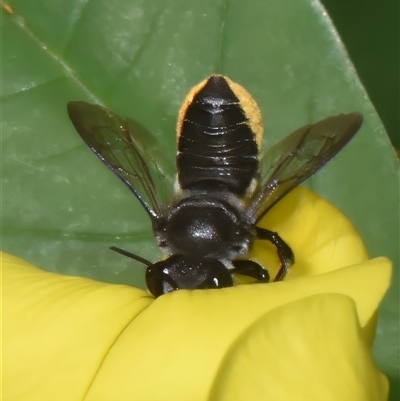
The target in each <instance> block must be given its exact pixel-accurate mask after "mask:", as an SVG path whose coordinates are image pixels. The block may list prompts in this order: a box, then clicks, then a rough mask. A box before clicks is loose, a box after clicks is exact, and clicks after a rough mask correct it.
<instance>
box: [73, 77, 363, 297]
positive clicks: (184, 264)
mask: <svg viewBox="0 0 400 401" xmlns="http://www.w3.org/2000/svg"><path fill="white" fill-rule="evenodd" d="M68 114H69V117H70V119H71V121H72V123H73V124H74V126H75V128H76V130H77V131H78V133H79V134H80V136H81V137H82V139H83V140H84V141H85V143H86V144H87V145H88V146H89V148H90V149H91V150H92V151H93V152H94V153H95V154H96V155H97V156H98V157H99V158H100V159H101V160H102V161H103V163H105V164H106V165H107V166H108V167H109V168H110V169H111V170H112V171H113V172H114V173H115V174H116V175H117V176H118V177H119V178H120V179H121V180H122V181H123V182H124V183H125V184H126V185H127V186H128V188H129V189H130V190H131V191H132V192H133V193H134V195H135V196H136V197H137V199H138V200H139V202H140V203H141V204H142V206H143V207H144V209H145V210H146V211H147V213H148V215H149V216H150V219H151V222H152V225H153V231H154V234H155V236H156V238H157V241H158V244H159V246H160V247H161V249H162V250H163V251H164V252H165V253H166V255H167V258H166V259H164V260H161V261H159V262H156V263H151V262H149V261H147V260H145V259H143V258H141V257H140V256H137V255H134V254H131V253H130V252H127V251H124V250H122V249H119V248H116V247H111V249H112V250H114V251H116V252H119V253H121V254H123V255H126V256H128V257H131V258H133V259H135V260H138V261H140V262H141V263H144V264H145V265H147V270H146V282H147V286H148V289H149V290H150V292H151V293H152V294H153V295H154V296H155V297H158V296H160V295H162V294H165V293H167V292H171V291H174V290H178V289H198V288H222V287H229V286H232V285H233V273H240V274H243V275H247V276H250V277H253V278H255V279H257V280H259V281H260V282H268V281H269V275H268V271H267V270H265V269H263V268H262V267H261V266H260V265H259V264H257V263H256V262H254V261H252V260H248V259H245V257H246V255H247V254H248V253H249V251H250V249H251V247H252V245H253V243H254V241H255V240H268V241H271V242H272V243H273V244H274V245H275V246H276V249H277V252H278V255H279V258H280V261H281V267H280V270H279V272H278V274H277V276H276V277H275V278H274V281H279V280H282V279H283V278H284V277H285V275H286V273H287V272H288V270H289V268H290V266H291V265H292V264H293V263H294V256H293V253H292V250H291V249H290V247H289V246H288V245H287V244H286V243H285V241H284V240H283V239H282V238H281V237H280V236H279V235H278V234H277V233H276V232H272V231H269V230H266V229H264V228H260V227H257V223H258V222H259V221H260V219H261V218H262V217H263V216H264V214H265V213H266V212H267V211H268V210H270V209H271V208H272V206H273V205H275V203H277V202H278V201H279V200H280V199H282V198H283V197H284V196H285V195H286V194H287V193H288V192H289V191H291V190H292V189H293V188H295V187H296V186H297V185H298V184H299V183H301V182H302V181H304V180H305V179H306V178H308V177H309V176H311V175H312V174H314V173H315V172H316V171H317V170H318V169H320V168H321V167H322V166H323V165H324V164H325V163H327V162H328V161H329V160H330V159H331V158H332V157H333V156H335V155H336V153H337V152H339V150H340V149H342V148H343V147H344V146H345V145H346V144H347V143H348V141H349V140H350V139H351V138H352V137H353V136H354V134H355V133H356V132H357V131H358V129H359V128H360V126H361V124H362V120H363V118H362V115H361V114H360V113H351V114H347V115H344V114H341V115H339V116H335V117H329V118H327V119H325V120H322V121H320V122H318V123H316V124H313V125H307V126H305V127H303V128H300V129H299V130H297V131H296V132H294V133H292V134H291V135H289V136H288V137H287V138H285V139H284V140H283V141H281V142H280V143H278V144H277V145H275V146H273V147H272V148H271V149H269V150H268V151H267V152H266V153H265V155H264V156H263V157H262V165H260V148H261V143H262V136H263V126H262V122H261V113H260V110H259V108H258V106H257V104H256V102H255V101H254V99H253V98H252V97H251V96H250V94H249V93H248V92H247V91H246V90H245V89H244V88H243V87H241V86H240V85H238V84H236V83H234V82H232V81H231V80H230V79H229V78H227V77H224V76H221V75H212V76H210V77H209V78H207V79H206V80H204V81H203V82H201V83H200V84H199V85H197V86H195V87H194V88H193V89H192V90H191V91H190V93H189V94H188V96H187V98H186V100H185V101H184V103H183V106H182V108H181V110H180V113H179V120H178V129H177V132H178V137H177V145H178V154H177V158H176V167H177V178H176V184H175V189H174V194H173V195H172V196H169V197H168V196H166V197H165V196H164V198H163V195H162V194H163V192H162V187H163V185H164V184H165V182H164V181H163V175H162V174H160V170H159V169H157V165H156V163H155V161H154V158H152V156H151V155H150V154H149V152H148V151H146V150H145V148H143V146H142V144H140V143H139V142H138V141H137V139H135V136H134V134H135V133H134V132H130V128H129V124H128V122H127V121H124V120H122V119H121V118H120V117H119V116H117V115H116V114H114V113H112V112H110V111H109V110H107V109H105V108H103V107H101V106H98V105H92V104H89V103H85V102H69V103H68Z"/></svg>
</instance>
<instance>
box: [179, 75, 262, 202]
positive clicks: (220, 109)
mask: <svg viewBox="0 0 400 401" xmlns="http://www.w3.org/2000/svg"><path fill="white" fill-rule="evenodd" d="M177 167H178V179H179V182H180V184H181V187H182V188H183V189H210V190H212V189H213V187H215V188H218V187H219V186H221V185H223V186H225V187H227V188H229V190H230V191H232V192H234V193H237V194H243V193H244V192H245V191H246V189H247V188H248V187H249V185H250V184H251V181H252V179H253V177H255V176H256V175H257V172H258V148H257V143H256V138H255V135H254V133H253V132H252V131H251V129H250V126H249V124H248V119H247V117H246V115H245V113H244V111H243V109H242V107H241V106H240V103H239V99H238V98H237V97H236V95H235V93H234V92H233V91H232V90H231V88H230V87H229V85H228V83H227V82H226V80H225V79H224V77H221V76H211V77H210V78H209V79H208V81H207V82H206V83H205V84H204V86H203V87H202V88H201V89H200V90H199V92H198V93H197V94H196V95H195V96H194V98H193V100H192V102H191V104H190V105H189V106H188V107H187V108H186V111H185V112H184V113H183V116H182V121H181V124H180V132H179V133H178V156H177Z"/></svg>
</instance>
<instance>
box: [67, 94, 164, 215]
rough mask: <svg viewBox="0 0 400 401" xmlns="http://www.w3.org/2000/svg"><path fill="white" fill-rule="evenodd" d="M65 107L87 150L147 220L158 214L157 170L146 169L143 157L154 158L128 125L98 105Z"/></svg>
mask: <svg viewBox="0 0 400 401" xmlns="http://www.w3.org/2000/svg"><path fill="white" fill-rule="evenodd" d="M67 108H68V114H69V117H70V119H71V121H72V123H73V124H74V126H75V128H76V130H77V131H78V133H79V135H80V136H81V137H82V139H83V140H84V141H85V143H86V144H87V145H88V146H89V147H90V149H91V150H92V151H93V152H94V153H95V154H96V155H97V156H98V157H99V159H101V160H102V161H103V163H105V164H106V165H107V166H108V167H109V168H110V169H111V170H112V171H113V172H114V173H115V174H116V175H117V176H118V177H119V178H120V179H121V180H122V181H123V182H124V183H125V184H126V185H127V186H128V188H129V189H130V190H131V191H132V192H133V193H134V194H135V196H136V197H137V198H138V200H139V201H140V203H141V204H142V205H143V207H144V208H145V209H146V211H147V213H148V214H149V216H150V218H151V219H156V218H157V217H159V216H160V214H161V210H162V202H161V200H160V199H159V192H160V191H161V192H162V190H161V188H159V187H160V186H163V185H162V183H161V182H160V181H161V180H162V178H161V177H160V174H159V171H158V170H156V172H154V171H151V170H150V168H149V165H148V162H147V161H146V160H150V161H151V162H154V161H153V160H152V159H151V156H150V155H148V153H146V155H144V151H143V148H142V147H141V145H140V144H139V143H138V142H137V141H135V139H134V137H133V136H132V135H131V133H130V132H129V128H128V125H127V124H126V123H125V122H124V121H123V120H122V119H121V118H120V117H119V116H118V115H116V114H114V113H112V112H110V111H109V110H107V109H105V108H103V107H101V106H98V105H93V104H89V103H86V102H69V103H68V106H67ZM145 156H146V159H145ZM152 167H153V166H152ZM153 170H155V169H153Z"/></svg>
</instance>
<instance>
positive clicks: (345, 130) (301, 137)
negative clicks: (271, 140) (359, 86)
mask: <svg viewBox="0 0 400 401" xmlns="http://www.w3.org/2000/svg"><path fill="white" fill-rule="evenodd" d="M362 121H363V117H362V115H361V114H360V113H351V114H341V115H338V116H335V117H329V118H327V119H325V120H322V121H319V122H317V123H316V124H313V125H307V126H305V127H303V128H300V129H299V130H297V131H295V132H294V133H292V134H291V135H289V136H288V137H286V138H285V139H283V140H282V141H281V142H279V143H278V144H276V145H275V146H273V147H272V148H271V149H269V150H268V151H267V152H266V154H265V155H264V157H263V160H262V166H263V168H264V171H263V172H262V178H261V185H260V187H259V190H258V191H257V192H256V194H255V196H254V198H253V201H252V203H251V205H250V206H249V208H248V209H247V211H246V214H247V216H248V217H249V219H250V220H254V221H256V222H257V221H259V220H260V219H261V217H262V216H263V215H264V214H265V213H266V212H267V211H268V210H269V209H270V208H271V207H272V206H273V205H275V203H276V202H278V201H279V200H280V199H282V197H284V196H285V195H286V194H287V193H288V192H290V191H291V190H292V189H293V188H295V187H296V186H297V185H299V184H300V183H301V182H302V181H304V180H305V179H307V178H308V177H310V176H311V175H313V174H314V173H315V172H316V171H317V170H319V169H320V168H321V167H322V166H324V165H325V164H326V163H327V162H328V161H329V160H330V159H331V158H332V157H334V156H335V155H336V154H337V153H338V152H339V151H340V150H341V149H342V148H343V147H344V146H345V145H346V144H347V143H348V142H349V141H350V139H351V138H352V137H353V136H354V135H355V134H356V132H357V131H358V129H359V128H360V126H361V124H362Z"/></svg>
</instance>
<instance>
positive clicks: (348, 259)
mask: <svg viewBox="0 0 400 401" xmlns="http://www.w3.org/2000/svg"><path fill="white" fill-rule="evenodd" d="M259 225H260V226H261V227H264V228H267V229H269V230H272V231H276V232H278V233H279V235H280V236H281V237H282V238H283V239H284V240H285V241H286V242H287V243H288V244H289V245H290V246H291V247H292V250H293V252H294V255H295V259H296V260H295V265H294V266H293V267H292V268H291V271H290V273H289V276H288V279H290V278H297V277H301V276H306V275H314V274H321V273H326V272H329V271H332V270H335V269H340V268H341V267H345V266H351V265H354V264H356V263H361V262H364V261H366V260H367V259H368V254H367V251H366V249H365V246H364V244H363V242H362V239H361V238H360V236H359V234H358V233H357V231H356V230H355V228H354V227H353V225H352V224H351V223H350V221H349V220H348V219H347V218H346V216H344V215H343V214H342V213H341V212H340V211H339V210H338V209H336V208H335V207H334V206H332V205H331V204H330V203H328V202H327V201H326V200H324V199H323V198H321V197H319V196H317V195H316V194H314V193H313V192H311V191H309V190H308V189H306V188H302V187H297V188H296V189H294V190H293V191H292V192H291V193H289V194H288V195H287V196H286V197H285V198H284V199H282V200H281V201H280V202H279V203H277V204H276V205H275V206H274V207H273V208H272V209H271V210H270V211H269V212H268V213H267V214H266V216H265V217H264V218H263V219H262V220H261V222H260V224H259ZM252 256H253V257H254V258H255V259H256V260H259V261H260V262H261V264H262V265H263V266H264V267H265V268H266V269H267V270H268V271H269V272H270V276H271V277H274V276H275V275H276V273H277V270H278V267H279V266H278V264H279V260H278V258H277V254H276V249H275V248H274V247H273V246H272V244H270V243H268V241H256V244H255V246H254V248H253V251H252Z"/></svg>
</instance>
